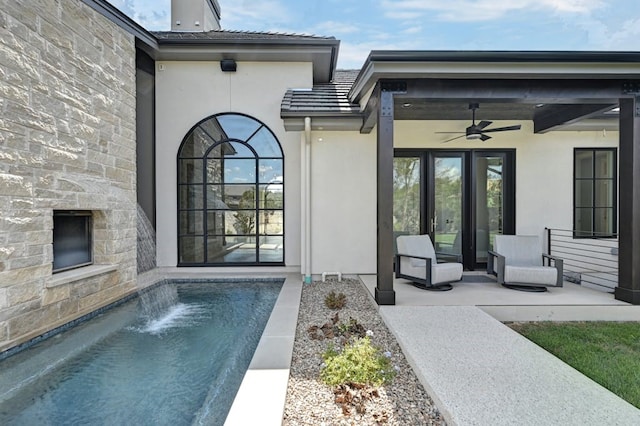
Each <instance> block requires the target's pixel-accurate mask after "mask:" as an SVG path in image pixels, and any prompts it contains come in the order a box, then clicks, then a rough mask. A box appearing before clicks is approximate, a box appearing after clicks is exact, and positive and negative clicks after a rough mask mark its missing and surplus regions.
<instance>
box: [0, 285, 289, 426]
mask: <svg viewBox="0 0 640 426" xmlns="http://www.w3.org/2000/svg"><path fill="white" fill-rule="evenodd" d="M165 286H170V287H169V289H170V291H169V293H172V292H173V293H174V294H177V300H176V301H175V303H173V304H171V306H168V307H165V308H164V309H162V311H161V312H156V313H155V314H150V313H149V312H148V310H145V309H143V307H142V306H141V303H140V301H139V300H138V299H136V300H132V301H130V302H127V303H125V304H123V305H121V306H119V307H117V308H113V309H111V310H109V311H108V312H106V313H105V314H103V315H101V316H100V317H98V318H95V319H93V320H91V321H88V322H86V323H83V324H82V325H80V326H78V327H75V328H74V329H72V330H70V331H68V332H65V333H63V334H62V335H59V336H56V338H52V339H48V340H47V341H45V342H43V343H41V344H39V345H37V346H36V347H33V348H30V349H28V350H26V351H24V352H21V353H18V354H17V355H14V356H12V357H10V358H7V359H6V360H4V361H2V362H0V424H3V425H4V424H16V425H36V424H37V425H61V424H73V425H80V424H86V425H134V424H135V425H146V424H149V425H189V424H213V425H216V424H223V423H224V420H225V418H226V415H227V413H228V411H229V408H230V407H231V404H232V402H233V399H234V397H235V394H236V392H237V390H238V388H239V386H240V383H241V381H242V377H243V376H244V373H245V371H246V369H247V368H248V366H249V363H250V361H251V357H252V356H253V353H254V351H255V348H256V346H257V344H258V341H259V339H260V336H261V334H262V331H263V330H264V327H265V324H266V322H267V320H268V318H269V315H270V313H271V310H272V308H273V305H274V303H275V300H276V298H277V296H278V293H279V291H280V288H281V286H282V282H260V283H256V282H253V283H248V282H243V283H194V284H165ZM166 290H167V287H162V288H159V289H155V290H152V291H165V292H166Z"/></svg>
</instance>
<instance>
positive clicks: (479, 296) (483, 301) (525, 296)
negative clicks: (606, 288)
mask: <svg viewBox="0 0 640 426" xmlns="http://www.w3.org/2000/svg"><path fill="white" fill-rule="evenodd" d="M473 277H477V278H478V279H477V280H474V279H473ZM360 279H361V280H362V282H363V283H364V284H365V286H366V287H367V289H368V290H369V292H370V293H371V294H372V295H373V294H374V289H375V287H376V276H375V275H361V276H360ZM393 288H394V290H395V292H396V304H395V306H477V307H478V308H480V309H482V310H483V311H485V312H487V313H488V314H489V315H491V316H493V317H494V318H496V319H498V320H499V321H503V322H507V321H545V320H552V321H595V320H600V321H640V307H637V306H633V305H630V304H628V303H625V302H621V301H619V300H616V299H614V297H613V294H610V293H605V292H602V291H598V290H594V289H591V288H586V287H582V286H580V285H578V284H572V283H568V282H565V283H564V286H563V287H560V288H550V289H549V290H548V291H547V292H544V293H527V292H522V291H516V290H510V289H508V288H505V287H502V286H500V285H498V284H497V283H496V282H495V278H494V277H492V276H490V275H487V274H485V273H480V272H465V278H464V282H458V283H453V289H452V290H450V291H426V290H422V289H419V288H417V287H414V286H413V285H412V284H411V282H410V281H407V280H404V279H395V280H394V284H393Z"/></svg>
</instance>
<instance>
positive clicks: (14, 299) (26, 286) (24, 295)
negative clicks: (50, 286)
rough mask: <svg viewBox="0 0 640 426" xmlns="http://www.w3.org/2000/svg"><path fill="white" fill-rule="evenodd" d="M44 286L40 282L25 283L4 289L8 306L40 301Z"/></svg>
mask: <svg viewBox="0 0 640 426" xmlns="http://www.w3.org/2000/svg"><path fill="white" fill-rule="evenodd" d="M43 289H44V285H43V282H42V280H35V281H30V282H25V283H22V284H17V285H13V286H10V287H7V288H6V292H7V304H8V306H16V305H19V304H21V303H25V302H28V301H31V300H36V299H40V297H41V296H42V291H43Z"/></svg>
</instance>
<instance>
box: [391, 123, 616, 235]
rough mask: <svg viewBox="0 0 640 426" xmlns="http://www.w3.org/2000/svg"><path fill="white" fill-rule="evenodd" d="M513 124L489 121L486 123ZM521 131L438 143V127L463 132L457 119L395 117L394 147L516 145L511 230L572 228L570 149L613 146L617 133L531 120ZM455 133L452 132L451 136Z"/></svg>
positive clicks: (440, 137) (539, 232) (535, 231)
mask: <svg viewBox="0 0 640 426" xmlns="http://www.w3.org/2000/svg"><path fill="white" fill-rule="evenodd" d="M512 124H517V123H516V122H511V121H509V122H506V121H505V122H498V121H496V122H494V123H493V124H492V125H491V127H501V126H503V125H505V126H507V125H512ZM520 124H522V130H520V131H512V132H504V133H497V134H492V136H493V137H492V139H490V140H488V141H486V142H481V141H467V140H466V139H464V138H461V139H459V140H457V141H452V142H448V143H446V144H443V143H441V141H442V140H445V139H446V138H447V136H450V135H443V134H434V132H440V131H460V130H462V131H464V129H465V127H466V126H467V125H468V123H466V122H461V121H458V122H456V121H448V122H447V121H442V122H431V121H424V122H418V121H399V122H396V124H395V134H394V137H395V140H394V143H395V146H396V147H397V148H430V149H452V150H455V149H471V148H475V149H499V148H515V150H516V233H518V234H529V235H533V234H536V235H541V236H542V234H543V232H544V228H545V227H550V228H559V229H573V150H574V148H577V147H585V148H586V147H588V148H596V147H617V146H618V132H602V131H589V132H586V131H583V132H566V131H556V132H550V133H546V134H537V135H536V134H533V123H532V122H528V121H525V122H521V123H520ZM452 136H455V135H452Z"/></svg>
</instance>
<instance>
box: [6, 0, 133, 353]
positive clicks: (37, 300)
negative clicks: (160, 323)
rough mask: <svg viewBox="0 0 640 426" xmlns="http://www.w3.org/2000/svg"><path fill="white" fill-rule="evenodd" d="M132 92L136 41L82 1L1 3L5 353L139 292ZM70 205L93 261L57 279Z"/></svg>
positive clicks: (56, 0)
mask: <svg viewBox="0 0 640 426" xmlns="http://www.w3.org/2000/svg"><path fill="white" fill-rule="evenodd" d="M135 93H136V86H135V41H134V37H133V36H132V35H130V34H128V33H126V32H125V31H123V30H122V29H120V28H119V27H117V26H116V25H115V24H113V23H112V22H111V21H109V20H108V19H106V18H104V17H103V16H102V15H100V14H98V13H97V12H95V11H94V10H93V9H91V8H90V7H88V6H86V5H85V4H84V3H82V2H81V1H79V0H39V1H16V0H0V111H1V112H2V114H1V116H0V351H3V350H6V349H8V348H11V347H13V346H15V345H17V344H20V343H22V342H24V341H26V340H28V339H30V338H32V337H35V336H38V335H40V334H42V333H43V332H45V331H48V330H50V329H52V328H55V327H56V326H59V325H62V324H64V323H66V322H68V321H70V320H72V319H74V318H77V317H79V316H81V315H83V314H85V313H88V312H90V311H92V310H94V309H96V308H98V307H100V306H103V305H105V304H107V303H109V302H112V301H114V300H117V299H118V298H120V297H122V296H123V295H125V294H128V293H130V292H131V291H132V290H133V289H135V282H136V192H135V191H136V162H135V161H136V160H135V156H136V147H135V140H136V134H135V131H136V125H135ZM72 209H73V210H91V211H92V212H93V222H94V226H93V228H94V229H93V239H94V241H93V250H94V264H95V265H94V266H89V267H84V268H79V269H76V270H73V271H68V272H64V273H60V274H52V259H53V250H52V239H53V231H52V227H53V211H54V210H72ZM107 265H112V266H111V267H108V266H107Z"/></svg>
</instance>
